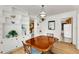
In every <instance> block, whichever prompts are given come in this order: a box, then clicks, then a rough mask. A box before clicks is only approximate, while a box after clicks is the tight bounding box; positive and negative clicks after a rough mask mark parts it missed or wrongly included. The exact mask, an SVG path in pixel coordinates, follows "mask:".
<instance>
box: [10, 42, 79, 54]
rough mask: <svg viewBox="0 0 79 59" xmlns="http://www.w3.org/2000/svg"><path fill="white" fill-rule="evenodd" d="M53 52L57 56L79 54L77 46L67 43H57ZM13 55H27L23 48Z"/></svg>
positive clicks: (52, 49)
mask: <svg viewBox="0 0 79 59" xmlns="http://www.w3.org/2000/svg"><path fill="white" fill-rule="evenodd" d="M51 52H53V53H55V54H79V50H77V49H76V48H75V45H73V44H70V43H65V42H56V43H55V44H54V47H53V48H51ZM11 54H25V53H24V50H23V47H21V48H19V49H16V50H15V51H13V52H11ZM47 54H50V53H47Z"/></svg>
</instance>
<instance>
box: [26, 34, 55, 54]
mask: <svg viewBox="0 0 79 59" xmlns="http://www.w3.org/2000/svg"><path fill="white" fill-rule="evenodd" d="M55 42H56V40H55V38H54V37H51V36H45V35H41V36H37V37H33V38H31V39H28V40H26V41H25V43H26V44H27V45H29V46H30V47H31V48H35V49H37V50H38V51H40V52H41V53H45V52H47V51H49V50H50V49H51V48H52V47H53V44H54V43H55Z"/></svg>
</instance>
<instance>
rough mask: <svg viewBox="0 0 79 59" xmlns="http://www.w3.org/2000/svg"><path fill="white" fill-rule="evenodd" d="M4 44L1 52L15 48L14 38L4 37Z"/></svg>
mask: <svg viewBox="0 0 79 59" xmlns="http://www.w3.org/2000/svg"><path fill="white" fill-rule="evenodd" d="M3 42H4V44H3V52H4V53H6V52H10V51H12V50H13V49H15V48H16V45H17V44H16V40H15V39H4V40H3Z"/></svg>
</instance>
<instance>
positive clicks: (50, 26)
mask: <svg viewBox="0 0 79 59" xmlns="http://www.w3.org/2000/svg"><path fill="white" fill-rule="evenodd" d="M48 29H49V30H55V21H54V20H53V21H48Z"/></svg>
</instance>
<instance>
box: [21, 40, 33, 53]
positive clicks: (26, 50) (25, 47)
mask: <svg viewBox="0 0 79 59" xmlns="http://www.w3.org/2000/svg"><path fill="white" fill-rule="evenodd" d="M22 44H23V48H24V52H25V53H27V54H31V47H30V46H29V45H27V44H25V43H24V42H23V41H22Z"/></svg>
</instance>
